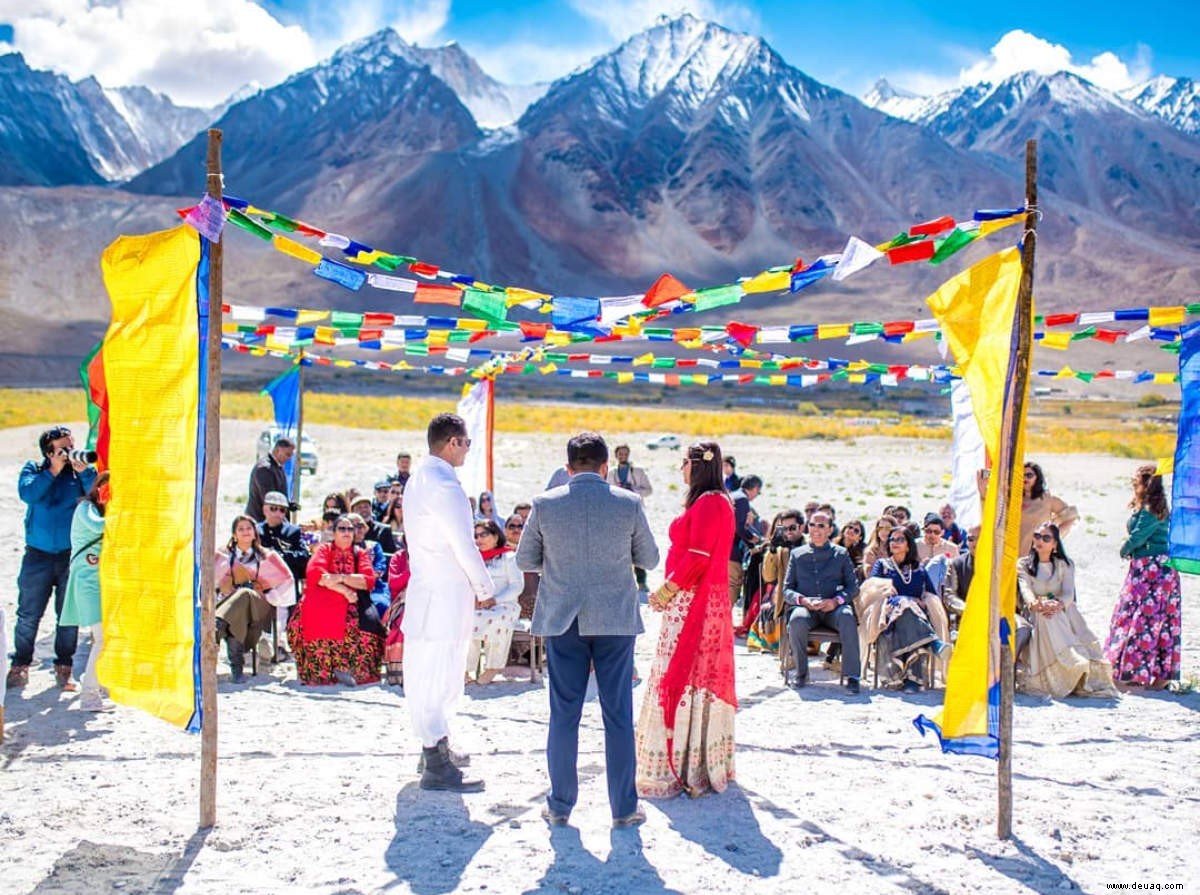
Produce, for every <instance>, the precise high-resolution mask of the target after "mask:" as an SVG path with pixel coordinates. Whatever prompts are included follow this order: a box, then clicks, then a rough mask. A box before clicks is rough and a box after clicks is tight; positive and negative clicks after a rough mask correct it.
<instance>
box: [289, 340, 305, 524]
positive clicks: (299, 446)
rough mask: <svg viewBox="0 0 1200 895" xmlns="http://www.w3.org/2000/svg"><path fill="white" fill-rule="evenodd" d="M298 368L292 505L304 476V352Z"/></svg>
mask: <svg viewBox="0 0 1200 895" xmlns="http://www.w3.org/2000/svg"><path fill="white" fill-rule="evenodd" d="M296 364H297V366H298V367H299V368H300V369H299V370H298V371H297V373H296V375H297V376H298V377H299V381H298V382H297V383H296V403H297V405H298V408H297V413H296V465H295V467H294V469H295V475H293V476H292V493H291V501H292V503H293V504H297V505H298V504H299V503H300V476H302V475H303V474H304V470H303V469H302V467H301V464H302V462H303V460H304V351H303V350H301V351H300V357H299V359H298V360H297V361H296ZM292 521H293V522H296V523H299V521H300V511H299V510H296V511H294V512H293V513H292Z"/></svg>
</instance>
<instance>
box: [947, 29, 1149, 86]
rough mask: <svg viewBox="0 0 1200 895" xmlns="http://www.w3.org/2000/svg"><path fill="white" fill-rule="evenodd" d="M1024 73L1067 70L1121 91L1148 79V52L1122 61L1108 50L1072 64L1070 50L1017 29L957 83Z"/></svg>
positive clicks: (961, 76)
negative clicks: (1085, 60)
mask: <svg viewBox="0 0 1200 895" xmlns="http://www.w3.org/2000/svg"><path fill="white" fill-rule="evenodd" d="M1024 71H1034V72H1038V73H1039V74H1046V75H1049V74H1054V73H1056V72H1060V71H1066V72H1071V73H1072V74H1075V75H1078V76H1079V77H1081V78H1084V79H1085V80H1088V81H1091V82H1092V83H1093V84H1096V85H1098V86H1100V87H1104V88H1106V89H1108V90H1121V89H1123V88H1125V87H1131V86H1133V85H1134V84H1140V83H1142V82H1143V81H1145V80H1147V79H1148V78H1149V77H1150V64H1149V52H1148V51H1147V50H1146V49H1145V48H1142V49H1140V50H1139V52H1138V55H1137V57H1136V58H1135V59H1134V60H1132V61H1131V62H1125V61H1123V60H1122V59H1121V58H1120V57H1118V56H1117V54H1116V53H1112V52H1109V51H1105V52H1103V53H1099V54H1097V55H1096V56H1093V57H1092V59H1091V60H1090V61H1089V62H1084V63H1081V62H1075V61H1073V60H1072V58H1071V51H1070V50H1068V49H1067V48H1066V47H1064V46H1063V45H1062V44H1053V43H1050V42H1049V41H1048V40H1043V39H1042V38H1040V37H1037V36H1036V35H1033V34H1030V33H1029V32H1027V31H1021V30H1019V29H1018V30H1014V31H1009V32H1008V33H1007V34H1005V35H1004V36H1003V37H1002V38H1000V40H999V41H998V42H997V43H996V45H995V46H994V47H992V49H991V50H990V51H989V53H988V55H987V57H986V58H984V59H981V60H979V61H978V62H976V63H975V64H974V65H971V66H970V67H968V68H964V69H963V70H962V71H961V72H960V73H959V76H958V82H959V84H960V85H963V86H965V85H968V84H978V83H979V82H981V81H988V82H991V83H993V84H994V83H996V82H997V81H1002V80H1004V79H1005V78H1008V77H1011V76H1012V75H1015V74H1017V73H1018V72H1024Z"/></svg>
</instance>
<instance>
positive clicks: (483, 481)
mask: <svg viewBox="0 0 1200 895" xmlns="http://www.w3.org/2000/svg"><path fill="white" fill-rule="evenodd" d="M491 389H492V381H491V380H490V379H482V380H480V381H479V382H477V383H475V384H474V385H473V386H471V390H470V391H469V392H467V393H466V394H465V395H463V396H462V400H460V401H459V402H458V408H457V410H456V412H457V413H458V415H459V416H461V417H462V418H463V421H464V422H465V423H466V424H467V437H468V438H470V439H471V449H470V450H469V451H467V461H466V462H465V463H464V464H463V465H462V466H460V467H458V470H457V472H458V480H459V481H460V482H461V483H462V486H463V490H464V491H466V492H467V496H468V497H474V498H476V499H478V498H479V493H480V492H481V491H486V490H487V466H488V464H487V460H488V452H489V451H490V450H491V448H492V445H491V439H490V438H489V437H488V424H487V417H488V396H489V394H490V392H491Z"/></svg>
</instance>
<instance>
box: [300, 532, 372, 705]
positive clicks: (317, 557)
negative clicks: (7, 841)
mask: <svg viewBox="0 0 1200 895" xmlns="http://www.w3.org/2000/svg"><path fill="white" fill-rule="evenodd" d="M374 585H375V570H374V569H373V568H372V567H371V558H370V557H369V556H368V555H367V552H366V551H365V550H360V549H359V548H357V547H355V546H354V520H352V519H351V518H350V517H349V516H348V515H346V516H342V517H340V518H339V519H338V520H337V523H336V524H335V525H334V527H333V541H332V542H330V543H328V544H321V545H319V546H318V547H317V549H316V550H314V551H313V555H312V559H310V560H309V561H308V573H307V576H306V578H305V587H304V599H302V600H301V601H300V605H299V607H298V608H297V610H296V612H295V613H294V614H293V615H292V620H291V621H290V622H289V623H288V643H289V644H291V647H292V653H293V654H294V655H295V657H296V673H297V674H298V675H299V677H300V680H301V681H303V682H304V683H306V684H333V683H343V684H347V685H349V686H353V685H354V684H356V683H358V684H369V683H374V682H375V681H378V680H379V666H380V663H381V662H382V660H383V641H384V631H383V626H382V625H381V624H380V622H379V617H378V615H375V614H374V613H375V609H374V607H373V606H372V605H371V603H370V600H369V599H367V600H366V601H365V603H366V605H365V606H363V605H362V603H363V602H364V601H362V600H360V598H359V592H360V591H361V592H363V593H364V594H366V593H369V592H370V590H371V588H372V587H373V586H374ZM360 606H361V609H360Z"/></svg>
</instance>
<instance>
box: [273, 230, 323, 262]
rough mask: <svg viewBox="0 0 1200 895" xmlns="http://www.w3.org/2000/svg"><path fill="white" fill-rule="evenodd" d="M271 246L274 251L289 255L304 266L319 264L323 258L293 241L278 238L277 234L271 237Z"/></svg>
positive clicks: (283, 237)
mask: <svg viewBox="0 0 1200 895" xmlns="http://www.w3.org/2000/svg"><path fill="white" fill-rule="evenodd" d="M271 245H273V246H274V247H275V251H277V252H282V253H283V254H285V255H290V256H291V257H293V258H299V259H300V260H301V261H303V262H305V263H306V264H320V263H321V260H322V257H323V256H322V255H321V253H320V252H317V251H314V250H312V249H310V248H309V247H308V246H306V245H301V244H300V243H298V242H296V240H294V239H288V238H287V237H286V236H280V235H279V234H278V233H276V234H275V235H274V236H272V237H271Z"/></svg>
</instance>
